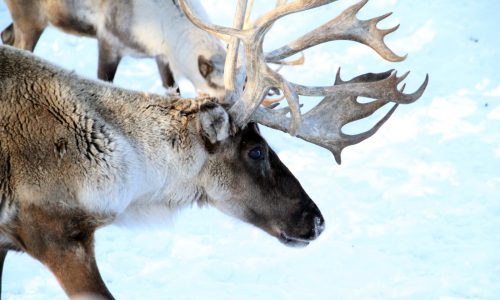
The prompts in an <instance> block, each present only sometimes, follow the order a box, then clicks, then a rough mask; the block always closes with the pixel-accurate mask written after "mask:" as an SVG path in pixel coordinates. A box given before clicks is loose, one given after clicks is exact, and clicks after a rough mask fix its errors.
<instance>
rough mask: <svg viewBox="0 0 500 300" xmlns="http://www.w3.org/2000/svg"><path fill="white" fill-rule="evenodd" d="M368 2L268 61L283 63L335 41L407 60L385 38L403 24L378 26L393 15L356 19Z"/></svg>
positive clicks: (269, 55)
mask: <svg viewBox="0 0 500 300" xmlns="http://www.w3.org/2000/svg"><path fill="white" fill-rule="evenodd" d="M366 3H368V0H362V1H361V2H359V3H357V4H354V5H353V6H351V7H349V8H347V9H346V10H344V11H343V12H342V13H341V14H340V15H339V16H337V17H336V18H335V19H333V20H331V21H329V22H327V23H325V24H324V25H322V26H320V27H318V28H316V29H314V30H312V31H310V32H309V33H306V34H305V35H303V36H302V37H300V38H298V39H296V40H295V41H293V42H290V43H289V44H288V45H285V46H283V47H281V48H279V49H276V50H274V51H272V52H269V53H267V54H266V61H267V62H276V61H280V60H282V59H284V58H286V57H289V56H291V55H293V54H295V53H297V52H300V51H303V50H305V49H308V48H310V47H313V46H316V45H318V44H322V43H325V42H329V41H335V40H351V41H356V42H359V43H362V44H365V45H367V46H369V47H371V48H372V49H373V50H375V51H376V52H377V53H378V54H379V55H380V56H381V57H383V58H384V59H386V60H388V61H392V62H397V61H402V60H404V59H406V55H405V56H398V55H396V54H395V53H394V52H393V51H392V50H391V49H390V48H389V47H388V46H387V45H386V44H385V42H384V37H385V36H386V35H388V34H389V33H391V32H393V31H395V30H396V29H398V27H399V25H398V26H395V27H393V28H390V29H378V28H377V24H378V23H379V22H380V21H381V20H383V19H385V18H387V17H388V16H390V15H391V13H388V14H385V15H382V16H379V17H376V18H373V19H370V20H359V19H358V18H357V17H356V14H357V13H358V12H359V11H360V10H361V8H363V6H365V5H366Z"/></svg>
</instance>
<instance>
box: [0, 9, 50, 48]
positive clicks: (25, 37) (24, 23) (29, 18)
mask: <svg viewBox="0 0 500 300" xmlns="http://www.w3.org/2000/svg"><path fill="white" fill-rule="evenodd" d="M5 3H6V4H7V7H8V8H9V11H10V14H11V16H12V20H13V26H11V25H9V26H8V27H7V28H6V29H5V30H4V31H3V32H2V41H3V42H4V43H6V44H9V45H13V46H14V47H16V48H20V49H24V50H28V51H31V52H33V50H34V49H35V46H36V44H37V42H38V39H39V38H40V36H41V35H42V32H43V30H44V29H45V27H47V20H46V18H45V17H44V15H43V14H42V13H40V12H41V8H40V3H39V1H17V0H16V1H14V0H6V1H5Z"/></svg>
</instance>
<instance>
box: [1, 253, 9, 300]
mask: <svg viewBox="0 0 500 300" xmlns="http://www.w3.org/2000/svg"><path fill="white" fill-rule="evenodd" d="M8 251H9V250H7V249H0V300H1V299H2V273H3V263H4V261H5V256H7V252H8Z"/></svg>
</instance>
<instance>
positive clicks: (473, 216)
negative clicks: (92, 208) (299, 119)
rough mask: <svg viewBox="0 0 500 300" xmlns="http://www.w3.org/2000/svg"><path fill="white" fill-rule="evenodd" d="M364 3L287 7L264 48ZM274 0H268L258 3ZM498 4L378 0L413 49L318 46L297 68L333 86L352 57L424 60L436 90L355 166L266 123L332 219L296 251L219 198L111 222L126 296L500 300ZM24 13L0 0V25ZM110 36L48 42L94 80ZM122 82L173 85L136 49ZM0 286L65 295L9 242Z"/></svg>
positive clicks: (359, 64)
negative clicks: (235, 214)
mask: <svg viewBox="0 0 500 300" xmlns="http://www.w3.org/2000/svg"><path fill="white" fill-rule="evenodd" d="M221 3H224V5H228V2H227V1H224V2H222V1H217V0H209V1H206V3H205V4H206V7H207V10H208V11H209V15H211V16H212V19H213V20H214V21H216V22H218V23H220V24H226V25H227V24H230V22H231V21H230V16H231V14H232V7H233V6H228V7H223V5H221ZM266 3H267V5H265V4H266ZM352 3H354V1H351V0H342V1H339V2H336V3H334V4H332V5H329V6H328V7H326V8H321V9H317V10H314V11H309V12H306V13H304V14H303V16H295V15H292V16H289V17H287V18H286V19H285V20H282V21H280V22H278V23H277V24H276V26H274V27H273V30H272V32H271V33H270V36H269V38H268V42H267V43H266V48H269V49H270V48H271V47H275V46H280V45H281V44H282V43H284V42H285V41H287V40H289V39H290V38H291V37H292V36H293V35H296V34H298V33H300V32H302V31H304V30H307V29H310V28H313V27H314V26H317V25H319V24H321V23H323V22H325V21H326V20H328V19H329V18H331V17H333V16H335V15H336V14H338V13H339V12H340V11H341V9H342V8H345V7H347V6H348V5H350V4H352ZM270 5H271V4H270V3H268V2H265V1H260V2H259V1H256V11H257V12H259V11H260V12H261V11H262V10H263V9H265V8H267V7H269V6H270ZM499 9H500V2H498V1H494V0H485V1H472V0H458V1H457V0H455V1H452V0H442V1H432V2H431V1H418V0H406V1H397V0H372V1H370V3H369V4H368V5H367V6H366V7H365V8H364V9H363V10H362V11H361V13H360V16H361V17H362V18H370V17H374V16H377V15H380V14H382V13H385V12H387V11H393V12H394V15H393V16H391V17H389V19H387V20H384V21H383V22H382V23H381V27H384V28H386V27H391V26H394V25H396V24H398V23H401V28H400V29H399V30H398V31H396V33H393V34H391V35H390V36H389V37H387V42H388V44H389V45H391V46H392V48H393V49H394V50H395V52H396V53H398V54H405V53H408V54H409V56H408V58H407V60H406V61H404V62H402V63H398V64H393V63H388V62H385V61H383V60H382V59H380V58H378V57H377V55H376V54H375V53H374V52H373V51H372V50H371V49H369V48H366V47H364V46H359V45H353V44H352V43H347V42H335V43H329V44H326V45H322V46H320V47H317V48H316V49H312V50H308V51H306V53H305V55H306V64H305V65H304V66H300V67H294V68H288V69H284V70H283V74H285V75H286V76H288V77H289V78H291V79H293V80H294V81H296V82H302V83H305V84H331V82H332V81H333V78H334V74H335V71H336V69H337V67H338V66H339V65H340V66H342V74H343V78H350V77H352V76H354V75H356V74H359V73H362V72H368V71H384V70H387V69H390V68H397V69H398V70H399V71H400V72H401V73H400V74H402V73H403V72H405V71H406V70H412V73H411V74H410V76H409V77H408V78H407V80H406V82H407V83H408V87H407V91H412V90H414V89H415V88H416V87H417V86H418V85H419V84H420V83H421V81H422V80H423V78H424V76H425V74H426V73H429V74H430V84H429V86H428V88H427V91H426V93H425V94H424V96H423V97H422V99H420V100H419V101H418V102H416V103H415V104H412V105H408V106H402V107H400V108H398V110H397V111H396V113H395V115H394V116H393V117H392V118H391V120H389V121H388V122H387V124H386V125H384V127H383V128H382V129H381V130H380V131H379V132H378V133H377V134H376V135H375V136H374V137H372V138H371V139H369V140H367V141H365V142H363V143H361V144H359V145H356V146H353V147H349V148H347V149H346V150H345V151H344V153H343V163H342V165H341V166H337V165H336V164H335V163H334V160H333V157H332V156H331V154H330V153H328V152H327V151H326V150H323V149H321V148H318V147H316V146H314V145H310V144H307V143H305V142H303V141H301V140H299V139H295V138H292V137H289V136H287V135H285V134H281V133H278V132H275V131H273V130H270V129H265V128H264V129H263V132H264V134H265V136H266V137H267V139H268V141H269V142H270V144H271V145H273V147H274V148H275V149H276V150H277V151H278V153H279V155H280V157H281V159H282V160H283V161H284V162H285V164H286V165H287V166H288V167H289V168H290V169H291V170H292V172H293V173H294V174H295V175H296V176H297V177H298V178H299V180H300V182H301V183H302V185H303V186H304V188H305V189H306V191H307V192H308V193H309V195H310V196H311V198H313V199H314V201H315V202H316V203H317V205H318V206H319V207H320V209H321V211H322V213H323V215H324V217H325V219H326V230H325V232H324V233H323V234H322V236H321V237H320V238H319V240H318V241H315V242H313V243H312V244H311V245H310V246H308V247H307V248H303V249H291V248H286V247H284V246H283V245H281V244H280V243H279V242H277V241H276V240H275V239H273V238H271V237H269V236H268V235H267V234H265V233H264V232H262V231H260V230H258V229H256V228H254V227H252V226H250V225H246V224H243V223H241V222H239V221H237V220H234V219H231V218H229V217H227V216H225V215H223V214H222V213H220V212H218V211H217V210H215V209H213V208H205V209H200V208H197V207H193V208H192V209H187V210H185V211H183V212H182V213H181V214H179V216H178V217H177V219H176V221H175V222H174V224H173V225H172V226H169V227H161V226H158V227H153V228H151V227H144V228H133V229H128V228H119V227H114V226H110V227H107V228H103V229H101V230H99V231H98V233H97V237H96V239H97V241H96V254H97V260H98V264H99V268H100V270H101V273H102V275H103V277H104V279H105V282H106V284H107V285H108V287H109V288H110V290H111V291H112V293H113V294H114V295H115V296H116V297H117V298H118V299H441V300H452V299H453V300H458V299H499V297H500V252H499V249H500V230H499V228H500V198H499V195H500V72H499V70H500V63H499V62H498V58H499V57H500V35H499V34H498V29H499V28H500V18H498V11H499ZM10 22H11V19H10V15H9V13H8V11H7V9H6V6H5V4H4V3H3V2H1V3H0V28H4V27H5V26H7V25H8V24H9V23H10ZM96 49H97V47H96V42H95V40H92V39H87V38H79V37H75V36H70V35H67V34H64V33H61V32H59V31H57V30H55V29H52V28H49V29H47V30H46V32H45V33H44V34H43V35H42V38H41V40H40V42H39V44H38V46H37V48H36V50H35V53H36V54H37V55H40V56H42V57H45V58H46V59H49V60H51V61H54V62H55V63H57V64H59V65H62V66H64V67H65V68H68V69H72V70H75V71H76V72H77V73H79V74H82V75H84V76H88V77H93V78H95V73H96V65H97V50H96ZM116 84H117V85H120V86H124V87H127V88H131V89H136V90H144V91H150V92H157V93H164V92H165V91H164V89H163V88H162V86H161V81H160V78H159V76H158V74H157V69H156V66H155V64H154V62H153V61H152V60H137V59H132V58H127V59H125V60H124V61H123V62H122V64H121V65H120V67H119V70H118V73H117V78H116ZM186 85H187V84H186V83H183V85H182V86H181V88H182V87H183V86H186ZM305 101H306V102H308V101H309V100H308V99H306V100H305ZM310 101H312V102H313V101H314V99H310ZM311 106H312V104H309V102H308V103H307V104H306V105H305V108H306V109H307V108H310V107H311ZM377 115H378V116H379V117H380V116H381V114H377ZM375 121H376V119H373V118H371V119H370V120H368V121H367V122H361V123H359V124H353V125H350V126H349V127H348V128H347V130H348V131H349V132H351V131H353V132H357V131H359V130H361V129H363V128H367V127H368V126H369V125H370V124H373V122H375ZM2 293H3V297H4V299H65V295H64V293H63V291H62V289H61V288H60V287H59V285H58V284H57V281H56V280H55V279H54V277H53V276H52V275H51V274H50V273H49V272H48V271H47V270H46V268H45V267H44V266H42V265H41V264H40V263H38V262H37V261H35V260H33V259H32V258H30V257H29V256H28V255H26V254H9V255H8V257H7V260H6V263H5V269H4V282H3V288H2Z"/></svg>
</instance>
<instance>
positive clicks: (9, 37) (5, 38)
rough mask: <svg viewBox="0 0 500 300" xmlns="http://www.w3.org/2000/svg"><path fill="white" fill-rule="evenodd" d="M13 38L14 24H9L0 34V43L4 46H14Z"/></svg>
mask: <svg viewBox="0 0 500 300" xmlns="http://www.w3.org/2000/svg"><path fill="white" fill-rule="evenodd" d="M14 36H15V35H14V23H10V25H9V26H7V27H5V29H4V30H3V31H2V33H1V37H2V43H3V44H4V45H11V46H12V45H14Z"/></svg>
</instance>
